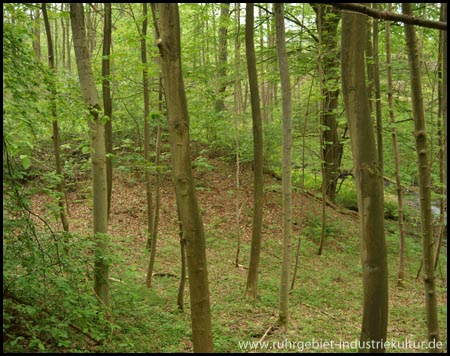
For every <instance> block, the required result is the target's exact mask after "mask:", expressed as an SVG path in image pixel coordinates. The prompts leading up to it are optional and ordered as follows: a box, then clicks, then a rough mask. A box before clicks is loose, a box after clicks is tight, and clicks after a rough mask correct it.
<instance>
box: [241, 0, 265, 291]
mask: <svg viewBox="0 0 450 356" xmlns="http://www.w3.org/2000/svg"><path fill="white" fill-rule="evenodd" d="M253 27H254V7H253V3H247V4H246V8H245V53H246V56H247V70H248V81H249V84H250V101H251V107H252V120H253V156H254V158H253V162H254V171H255V172H254V181H253V225H252V245H251V251H250V265H249V269H248V275H247V286H246V289H245V294H246V295H247V296H248V297H250V298H253V299H255V298H256V295H257V290H258V273H259V256H260V253H261V231H262V219H263V197H264V195H263V194H264V175H263V134H262V122H261V106H260V102H259V89H258V88H259V87H258V76H257V73H256V55H255V43H254V39H255V36H254V28H253Z"/></svg>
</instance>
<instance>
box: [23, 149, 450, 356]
mask: <svg viewBox="0 0 450 356" xmlns="http://www.w3.org/2000/svg"><path fill="white" fill-rule="evenodd" d="M194 173H195V179H196V185H197V193H198V199H199V203H200V206H201V209H202V216H203V223H204V228H205V235H206V246H207V258H208V268H209V269H208V273H209V280H210V293H211V305H212V317H213V321H212V322H213V337H214V343H215V350H216V351H218V352H249V351H250V349H251V348H253V347H255V348H257V349H258V351H260V352H266V351H269V350H267V349H268V348H269V349H272V348H279V349H280V350H284V351H288V352H294V351H299V350H300V349H303V348H305V350H304V351H309V352H320V351H325V352H327V349H328V352H329V351H332V352H345V351H346V350H348V348H349V347H350V348H352V347H351V344H350V343H351V342H356V341H357V340H358V339H359V334H360V323H361V309H362V295H361V293H362V286H361V267H360V262H359V258H360V257H359V233H358V224H357V221H356V220H355V219H354V218H353V217H352V216H351V215H348V214H342V213H339V212H336V211H335V210H333V209H331V208H327V226H326V232H327V236H326V241H325V248H324V253H323V255H322V256H318V255H317V250H318V242H319V239H320V231H321V204H320V202H318V201H316V200H314V199H311V198H310V196H308V195H303V196H302V195H301V194H299V193H298V192H295V193H294V194H293V216H294V239H295V246H293V248H292V256H293V259H292V260H293V261H294V260H295V252H296V244H297V238H298V237H299V233H300V236H301V249H300V259H299V268H298V277H297V280H296V283H295V287H294V289H293V290H292V292H291V295H290V308H291V318H292V326H291V328H290V330H289V331H288V333H287V334H283V333H282V332H281V331H280V330H273V328H271V326H273V325H274V323H275V322H276V320H277V316H278V312H277V308H278V287H279V274H280V265H281V230H280V225H281V218H280V214H281V207H280V202H281V195H280V190H281V188H280V182H279V181H278V180H277V179H275V178H273V177H272V176H269V175H266V176H265V186H266V189H265V209H264V224H263V225H264V226H263V247H262V254H261V265H260V277H259V278H260V280H259V298H258V300H257V301H255V302H252V301H249V300H246V299H245V298H244V297H243V292H244V288H245V283H246V275H247V266H248V259H249V251H250V239H251V218H252V209H251V206H252V170H251V167H249V166H246V167H243V169H242V173H241V192H240V199H241V202H242V203H243V205H242V208H241V216H240V235H241V252H240V257H239V267H235V263H234V261H235V254H236V246H237V238H236V207H235V194H236V193H235V189H234V184H235V172H234V167H233V166H232V165H230V164H229V163H226V162H224V161H222V160H221V159H220V158H209V159H208V166H207V169H205V168H204V167H203V168H202V169H200V168H197V169H196V170H195V171H194ZM77 186H78V189H77V190H76V191H73V192H70V193H69V207H70V208H69V211H70V222H71V230H72V231H74V232H77V233H78V234H80V236H82V238H86V236H88V235H89V233H90V232H91V208H90V205H91V202H90V198H89V197H90V188H89V187H90V183H89V181H80V182H78V185H77ZM144 191H145V189H144V185H143V182H142V178H141V177H140V176H139V175H136V174H134V175H132V174H122V173H116V174H115V178H114V188H113V196H112V201H113V203H112V211H111V220H110V234H111V237H112V241H113V242H112V244H111V251H112V253H113V255H116V257H115V258H114V260H115V262H114V264H113V268H112V271H111V274H110V276H111V277H112V282H111V288H112V290H111V294H112V314H111V323H112V324H111V325H110V330H108V334H109V337H108V340H107V341H106V342H104V343H102V344H99V345H92V344H90V343H87V341H86V337H83V335H80V334H78V333H76V332H75V333H74V335H73V336H72V337H71V338H73V340H75V341H73V343H72V344H71V345H72V346H71V348H69V349H71V350H72V351H74V350H80V351H81V350H84V351H86V350H90V351H100V352H101V351H103V352H127V351H131V352H190V351H192V345H191V342H190V333H191V331H190V317H189V315H190V313H189V296H188V286H186V290H185V309H184V311H182V312H180V311H179V310H178V308H177V305H176V295H177V288H178V278H179V276H180V272H179V270H180V267H179V242H178V231H177V228H178V225H177V217H176V206H175V197H174V191H173V186H172V183H171V180H170V177H169V176H165V177H164V179H163V180H162V187H161V208H160V222H159V233H158V242H157V252H156V263H155V269H154V273H155V274H154V277H153V288H152V289H151V290H147V289H146V287H145V277H146V276H145V272H146V268H147V263H148V262H147V261H148V252H147V251H146V250H145V248H144V247H145V236H144V231H145V214H146V211H145V206H146V202H145V194H144V193H143V192H144ZM48 203H49V200H48V197H46V196H43V195H40V196H36V197H35V199H34V209H35V211H36V212H38V211H40V213H41V214H45V205H46V204H48ZM302 206H303V209H302ZM302 211H303V213H302ZM302 214H303V216H304V217H303V218H302ZM387 225H389V226H390V228H391V229H392V228H393V229H395V223H392V222H387ZM83 236H84V237H83ZM386 238H387V243H388V254H389V261H388V263H389V287H390V288H389V299H390V304H389V308H390V310H389V326H388V338H389V340H390V341H392V342H394V345H395V343H400V342H402V341H403V342H404V343H403V344H397V346H398V349H395V347H393V348H392V349H388V350H387V351H388V352H420V351H421V348H420V347H419V346H417V345H418V344H417V342H419V341H424V340H425V339H424V336H425V335H426V325H425V320H424V301H423V285H422V282H421V280H420V279H415V276H416V273H417V271H418V268H419V265H420V250H421V247H420V241H419V240H417V239H416V238H409V239H408V241H407V244H408V258H407V267H406V272H407V276H408V279H407V281H406V283H405V287H404V288H398V287H397V286H396V269H397V254H398V242H397V235H396V234H392V233H388V234H387V236H386ZM445 254H446V251H445ZM442 259H443V260H445V261H446V256H445V257H443V258H442ZM446 273H447V271H446V266H445V264H441V267H440V270H438V279H437V287H438V290H439V295H438V303H439V311H440V318H441V323H440V326H441V336H442V337H443V338H445V344H446V335H447V329H446V321H447V317H446V305H447V296H446V283H447V282H446ZM88 275H89V273H87V276H88ZM87 276H86V277H85V278H86V282H88V279H87ZM89 283H90V282H89ZM260 340H261V341H262V344H258V345H256V344H250V342H258V341H260ZM313 340H315V341H316V342H320V341H321V342H322V344H317V343H316V344H310V345H309V350H307V348H308V344H307V342H312V341H313ZM340 341H341V342H342V343H341V344H340V346H339V345H336V344H337V343H338V342H340ZM409 341H410V343H409V344H408V342H409ZM264 342H268V343H269V344H264ZM326 342H334V343H335V346H334V349H333V350H330V346H329V344H326ZM346 343H347V344H346ZM327 345H328V346H327ZM402 345H403V347H402ZM353 346H354V345H353ZM46 347H48V348H49V349H50V350H53V351H56V350H59V349H58V348H55V345H52V344H51V342H50V343H49V344H48V345H46ZM405 348H406V349H405ZM445 348H446V346H445ZM29 351H31V349H29ZM353 351H354V350H353ZM422 351H423V350H422Z"/></svg>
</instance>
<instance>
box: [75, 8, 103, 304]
mask: <svg viewBox="0 0 450 356" xmlns="http://www.w3.org/2000/svg"><path fill="white" fill-rule="evenodd" d="M70 20H71V23H72V33H73V43H74V47H75V57H76V62H77V68H78V77H79V79H80V87H81V93H82V94H83V98H84V101H85V103H86V105H87V107H88V110H89V112H90V114H91V116H92V120H89V121H88V123H89V128H90V136H91V159H92V178H93V197H94V199H93V200H94V202H93V213H94V216H93V219H94V237H95V239H96V248H95V252H96V256H95V265H94V291H95V294H96V295H97V297H98V298H99V300H100V302H102V303H103V304H104V305H105V306H107V307H108V306H109V286H108V275H109V266H108V263H107V262H106V261H107V259H106V258H105V254H106V250H107V233H108V197H107V189H106V188H107V183H106V150H105V126H104V124H103V121H102V112H101V108H100V105H99V100H98V94H97V90H96V88H95V82H94V74H93V72H92V66H91V60H90V58H89V49H88V47H87V38H86V28H85V24H84V14H83V4H80V3H70Z"/></svg>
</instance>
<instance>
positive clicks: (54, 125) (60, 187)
mask: <svg viewBox="0 0 450 356" xmlns="http://www.w3.org/2000/svg"><path fill="white" fill-rule="evenodd" d="M42 14H43V16H44V23H45V32H46V33H47V44H48V66H49V67H50V70H51V71H52V77H51V79H50V95H51V107H52V129H53V135H52V138H53V148H54V150H55V166H56V174H57V175H58V178H59V179H60V180H59V182H58V184H57V185H56V190H57V192H58V193H59V196H58V207H59V216H60V218H61V223H62V226H63V229H64V231H65V232H69V221H68V219H67V214H66V210H65V208H64V201H63V197H64V196H65V194H66V193H65V191H64V174H63V169H62V163H61V156H60V148H59V128H58V120H57V111H56V83H55V79H56V78H55V77H56V70H55V64H54V61H53V58H54V57H53V41H52V34H51V31H50V22H49V20H48V15H47V5H46V4H45V3H42Z"/></svg>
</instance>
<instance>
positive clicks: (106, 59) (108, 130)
mask: <svg viewBox="0 0 450 356" xmlns="http://www.w3.org/2000/svg"><path fill="white" fill-rule="evenodd" d="M104 6H105V19H104V28H103V58H102V76H103V81H102V90H103V107H104V110H105V116H107V117H108V121H106V123H105V144H106V182H107V195H108V217H109V212H110V211H111V193H112V175H113V165H112V157H111V156H112V154H113V142H112V99H111V78H110V75H111V59H110V55H111V3H105V5H104Z"/></svg>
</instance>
